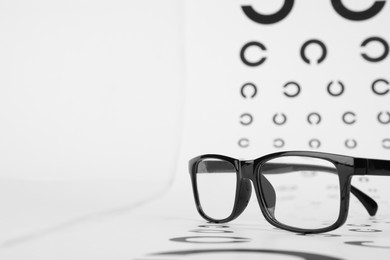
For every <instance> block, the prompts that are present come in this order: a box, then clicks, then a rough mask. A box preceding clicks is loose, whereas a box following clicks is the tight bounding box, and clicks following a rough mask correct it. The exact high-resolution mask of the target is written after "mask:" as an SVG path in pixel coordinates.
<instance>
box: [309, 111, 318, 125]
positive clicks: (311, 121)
mask: <svg viewBox="0 0 390 260" xmlns="http://www.w3.org/2000/svg"><path fill="white" fill-rule="evenodd" d="M307 122H308V123H309V124H311V125H318V124H319V123H321V115H320V114H318V113H316V112H313V113H310V114H309V115H308V116H307Z"/></svg>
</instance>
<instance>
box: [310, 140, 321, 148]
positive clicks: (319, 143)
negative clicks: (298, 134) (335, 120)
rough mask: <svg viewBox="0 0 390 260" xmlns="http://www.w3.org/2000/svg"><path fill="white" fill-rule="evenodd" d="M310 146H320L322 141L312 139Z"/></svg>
mask: <svg viewBox="0 0 390 260" xmlns="http://www.w3.org/2000/svg"><path fill="white" fill-rule="evenodd" d="M309 146H310V148H320V146H321V141H320V140H318V139H311V140H310V141H309Z"/></svg>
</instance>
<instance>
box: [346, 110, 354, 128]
mask: <svg viewBox="0 0 390 260" xmlns="http://www.w3.org/2000/svg"><path fill="white" fill-rule="evenodd" d="M343 122H344V123H345V124H347V125H352V124H354V123H356V114H355V113H354V112H351V111H348V112H345V113H344V114H343Z"/></svg>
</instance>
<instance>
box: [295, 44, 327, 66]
mask: <svg viewBox="0 0 390 260" xmlns="http://www.w3.org/2000/svg"><path fill="white" fill-rule="evenodd" d="M312 44H316V45H318V46H320V48H321V50H322V54H321V56H320V57H319V58H318V59H317V64H320V63H321V62H323V61H324V60H325V58H326V54H327V50H326V46H325V44H324V43H323V42H322V41H320V40H317V39H312V40H308V41H307V42H305V43H304V44H303V45H302V47H301V57H302V59H303V61H304V62H306V63H307V64H310V63H311V62H310V60H309V59H308V58H307V56H306V48H307V47H308V46H309V45H312Z"/></svg>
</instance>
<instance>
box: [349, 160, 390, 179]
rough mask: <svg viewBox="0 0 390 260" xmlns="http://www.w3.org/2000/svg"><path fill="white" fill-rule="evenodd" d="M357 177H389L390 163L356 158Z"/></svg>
mask: <svg viewBox="0 0 390 260" xmlns="http://www.w3.org/2000/svg"><path fill="white" fill-rule="evenodd" d="M355 165H357V166H356V167H357V169H358V171H359V172H360V173H361V174H359V175H371V176H390V161H387V160H378V159H364V158H356V159H355Z"/></svg>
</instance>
